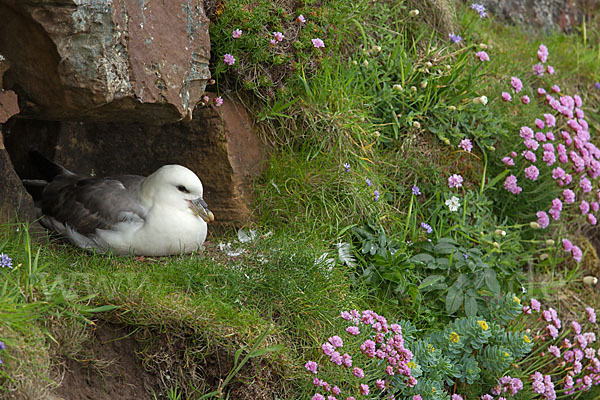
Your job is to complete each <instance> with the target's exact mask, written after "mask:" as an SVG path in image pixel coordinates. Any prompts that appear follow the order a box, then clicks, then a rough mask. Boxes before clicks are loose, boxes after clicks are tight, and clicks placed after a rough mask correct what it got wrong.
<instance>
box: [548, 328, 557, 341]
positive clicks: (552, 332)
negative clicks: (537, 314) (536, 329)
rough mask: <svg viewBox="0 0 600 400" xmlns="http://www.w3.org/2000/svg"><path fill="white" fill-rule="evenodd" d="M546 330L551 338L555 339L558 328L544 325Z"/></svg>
mask: <svg viewBox="0 0 600 400" xmlns="http://www.w3.org/2000/svg"><path fill="white" fill-rule="evenodd" d="M546 330H547V331H548V333H549V334H550V336H551V337H552V339H556V338H557V337H558V329H556V327H555V326H554V325H548V326H546Z"/></svg>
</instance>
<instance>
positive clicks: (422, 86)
mask: <svg viewBox="0 0 600 400" xmlns="http://www.w3.org/2000/svg"><path fill="white" fill-rule="evenodd" d="M426 87H427V81H423V82H421V89H425V88H426Z"/></svg>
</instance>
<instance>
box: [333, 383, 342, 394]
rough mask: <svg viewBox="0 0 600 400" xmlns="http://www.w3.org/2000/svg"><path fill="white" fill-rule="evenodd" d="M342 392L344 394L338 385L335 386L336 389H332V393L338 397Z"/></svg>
mask: <svg viewBox="0 0 600 400" xmlns="http://www.w3.org/2000/svg"><path fill="white" fill-rule="evenodd" d="M341 392H342V391H341V390H340V388H339V387H337V385H336V386H334V387H333V388H332V389H331V393H333V394H335V395H336V396H337V395H338V394H340V393H341Z"/></svg>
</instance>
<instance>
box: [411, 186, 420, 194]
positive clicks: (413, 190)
mask: <svg viewBox="0 0 600 400" xmlns="http://www.w3.org/2000/svg"><path fill="white" fill-rule="evenodd" d="M412 193H413V194H414V195H415V196H420V195H421V189H419V187H418V186H417V185H413V187H412Z"/></svg>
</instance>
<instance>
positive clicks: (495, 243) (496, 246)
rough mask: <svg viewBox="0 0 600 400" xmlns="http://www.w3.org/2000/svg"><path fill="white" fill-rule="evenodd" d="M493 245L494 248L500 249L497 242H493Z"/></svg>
mask: <svg viewBox="0 0 600 400" xmlns="http://www.w3.org/2000/svg"><path fill="white" fill-rule="evenodd" d="M492 244H493V245H494V247H495V248H497V249H499V248H500V243H498V242H494V243H492Z"/></svg>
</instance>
